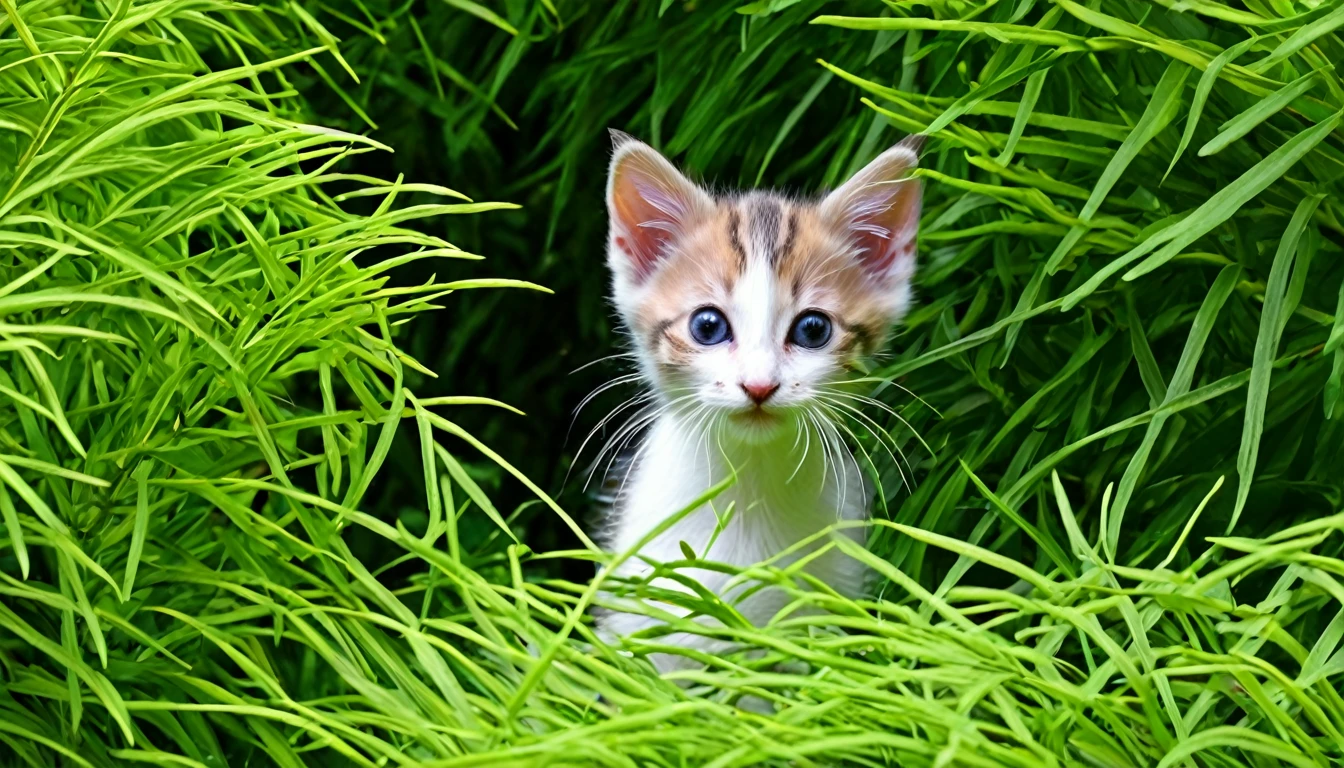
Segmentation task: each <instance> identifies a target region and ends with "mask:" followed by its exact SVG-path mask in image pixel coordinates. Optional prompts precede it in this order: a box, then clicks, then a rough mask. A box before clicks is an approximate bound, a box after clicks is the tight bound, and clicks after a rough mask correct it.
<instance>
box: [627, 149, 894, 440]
mask: <svg viewBox="0 0 1344 768" xmlns="http://www.w3.org/2000/svg"><path fill="white" fill-rule="evenodd" d="M617 141H618V143H617V147H616V153H615V157H614V158H613V160H612V167H611V178H610V181H609V186H608V206H609V209H610V214H611V234H610V239H609V243H608V262H609V265H610V267H611V269H612V275H613V295H614V299H615V303H616V307H617V309H618V310H619V312H620V314H621V317H622V320H623V321H624V322H625V324H626V326H627V328H628V329H629V330H630V331H631V333H632V335H633V339H634V343H635V347H636V352H637V356H638V358H639V361H640V365H641V368H642V370H643V373H644V374H645V375H646V376H647V377H648V378H649V379H650V380H651V381H652V382H653V384H654V386H655V387H656V388H657V389H658V391H659V393H660V394H661V395H662V398H663V401H664V402H665V403H670V404H672V407H673V408H675V409H676V410H678V411H679V412H681V413H684V414H686V415H687V416H688V417H690V418H694V419H697V420H703V421H704V422H705V423H709V422H710V421H711V420H713V421H715V423H720V424H724V425H727V426H728V428H729V432H730V433H731V434H735V435H737V436H739V437H742V438H744V439H747V440H750V441H753V442H754V441H760V440H764V439H768V438H769V437H771V436H773V435H777V434H779V433H781V432H784V431H785V428H786V427H788V426H789V425H791V424H795V423H797V420H798V418H799V414H800V413H803V412H805V411H807V410H808V406H809V405H813V404H817V403H823V402H825V398H827V397H830V398H831V403H832V404H831V406H830V407H831V409H832V410H835V409H836V407H837V406H835V405H834V403H835V397H834V396H831V395H829V394H828V392H827V389H828V387H829V386H830V385H834V384H835V383H836V382H838V381H840V380H842V379H844V378H846V368H847V366H849V364H850V363H851V362H853V361H854V360H855V358H857V357H860V356H862V355H865V354H869V353H872V352H874V351H876V350H877V349H878V348H879V347H880V345H881V344H882V343H883V341H884V340H885V338H886V335H887V331H888V329H889V328H890V327H891V325H892V324H893V323H894V322H895V321H896V320H898V319H899V318H900V316H901V315H902V314H903V313H904V312H905V309H906V306H907V305H908V303H909V298H910V278H911V276H912V274H913V272H914V265H915V232H916V226H917V222H918V219H919V200H920V192H919V185H918V182H917V181H915V180H913V179H909V178H908V174H909V172H910V170H911V169H912V168H913V167H914V165H915V162H916V156H915V152H914V149H913V147H912V146H910V145H906V144H903V145H900V146H897V147H894V148H893V149H891V150H888V151H887V152H886V153H885V154H883V155H882V156H881V157H879V158H878V159H877V160H875V161H873V163H872V164H871V165H869V166H868V167H867V168H865V169H864V170H863V171H860V172H859V173H858V174H857V175H856V176H855V177H854V179H852V180H851V181H850V182H848V183H847V184H845V185H844V186H843V187H841V188H840V189H839V190H836V191H835V192H834V193H832V194H831V195H829V196H827V197H826V198H825V199H823V200H821V201H817V202H799V201H796V200H790V199H787V198H784V197H781V196H778V195H775V194H772V193H767V192H751V193H748V194H746V195H742V196H731V197H712V196H710V195H709V194H708V193H707V192H705V191H704V190H702V189H700V188H699V187H697V186H695V185H694V184H692V183H691V182H690V181H688V180H687V179H686V178H684V177H683V176H682V175H681V174H680V173H678V172H677V171H676V170H675V169H674V168H673V167H672V166H671V164H669V163H668V162H667V161H666V160H665V159H663V158H662V157H661V156H660V155H658V154H657V152H655V151H654V150H653V149H652V148H650V147H648V146H646V145H644V144H641V143H639V142H637V141H635V140H633V139H630V138H628V137H624V136H619V137H618V139H617ZM841 402H843V400H842V401H841ZM841 410H843V408H841ZM716 417H717V418H716Z"/></svg>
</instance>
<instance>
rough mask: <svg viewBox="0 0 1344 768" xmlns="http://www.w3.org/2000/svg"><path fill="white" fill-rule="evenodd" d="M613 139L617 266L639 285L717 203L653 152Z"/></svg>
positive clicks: (611, 193)
mask: <svg viewBox="0 0 1344 768" xmlns="http://www.w3.org/2000/svg"><path fill="white" fill-rule="evenodd" d="M611 137H612V142H613V144H614V145H615V151H614V152H613V153H612V158H611V170H610V173H609V175H608V178H607V212H608V214H609V215H610V217H611V237H610V244H609V251H610V258H611V267H612V269H613V270H618V271H619V272H620V273H622V274H625V275H628V276H629V277H630V278H632V279H633V281H634V282H635V283H636V284H638V283H640V282H642V281H643V280H644V279H645V278H647V277H648V276H649V275H650V274H652V273H653V270H654V267H656V266H657V264H658V261H659V259H661V258H662V256H663V252H664V250H665V249H666V247H667V244H668V242H670V241H671V240H672V239H674V238H675V237H677V236H678V235H679V234H681V233H682V232H684V231H685V228H686V226H687V224H689V223H690V221H691V220H692V219H693V218H694V217H696V216H697V215H699V214H701V213H703V212H705V211H706V210H708V209H709V208H712V207H713V201H712V200H710V198H709V195H707V194H706V193H705V192H704V190H702V189H700V188H699V187H697V186H696V185H695V184H694V183H692V182H691V181H690V180H689V179H687V178H686V177H685V176H683V175H681V173H679V172H678V171H677V169H676V168H674V167H673V166H672V164H671V163H669V162H668V161H667V159H666V158H664V157H663V156H662V155H660V154H658V152H657V151H656V150H654V149H653V147H650V146H649V145H647V144H645V143H643V142H641V141H639V140H637V139H635V138H633V137H631V136H628V135H626V134H624V133H621V132H620V131H615V130H613V131H612V132H611Z"/></svg>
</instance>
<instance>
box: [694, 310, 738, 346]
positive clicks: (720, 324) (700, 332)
mask: <svg viewBox="0 0 1344 768" xmlns="http://www.w3.org/2000/svg"><path fill="white" fill-rule="evenodd" d="M732 337H733V331H732V329H731V328H729V327H728V318H726V317H724V316H723V313H722V312H720V311H719V310H717V309H714V308H713V307H705V308H704V309H700V310H696V312H695V314H693V315H691V338H692V339H695V342H696V343H697V344H703V345H704V346H706V347H712V346H714V345H715V344H722V343H723V342H725V341H727V340H729V339H731V338H732Z"/></svg>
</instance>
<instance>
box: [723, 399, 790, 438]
mask: <svg viewBox="0 0 1344 768" xmlns="http://www.w3.org/2000/svg"><path fill="white" fill-rule="evenodd" d="M792 424H793V419H792V418H790V416H789V414H788V413H787V412H783V411H778V410H773V409H771V410H766V409H764V408H751V409H747V410H741V411H734V412H733V413H730V414H728V418H727V419H725V420H724V431H725V432H727V434H728V436H729V437H732V438H734V439H736V440H738V441H739V442H742V443H746V444H748V445H762V444H765V443H770V442H773V441H775V440H778V439H780V438H781V437H783V436H785V435H786V434H787V433H788V432H789V428H790V427H791V425H792Z"/></svg>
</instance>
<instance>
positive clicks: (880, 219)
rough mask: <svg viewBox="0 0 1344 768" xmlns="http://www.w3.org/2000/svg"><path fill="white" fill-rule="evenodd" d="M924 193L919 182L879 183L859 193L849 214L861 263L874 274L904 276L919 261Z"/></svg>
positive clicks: (912, 180)
mask: <svg viewBox="0 0 1344 768" xmlns="http://www.w3.org/2000/svg"><path fill="white" fill-rule="evenodd" d="M919 209H920V189H919V182H918V181H917V180H915V179H904V180H902V181H889V182H878V183H875V184H871V185H869V186H867V187H865V188H863V189H861V190H859V191H858V192H857V193H856V194H855V195H854V198H853V199H852V201H851V203H850V205H849V206H848V210H847V211H846V213H847V215H848V218H849V222H850V224H849V227H850V231H851V233H852V237H853V238H854V244H855V245H856V246H857V247H858V248H859V249H860V253H859V257H858V258H859V261H860V262H861V263H862V264H863V266H864V267H865V268H866V269H867V270H868V271H869V272H871V273H872V274H874V275H878V276H883V277H885V276H889V275H897V274H900V273H904V272H905V271H907V270H908V266H909V264H910V263H911V262H913V260H914V257H915V234H916V232H917V231H918V229H919Z"/></svg>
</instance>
